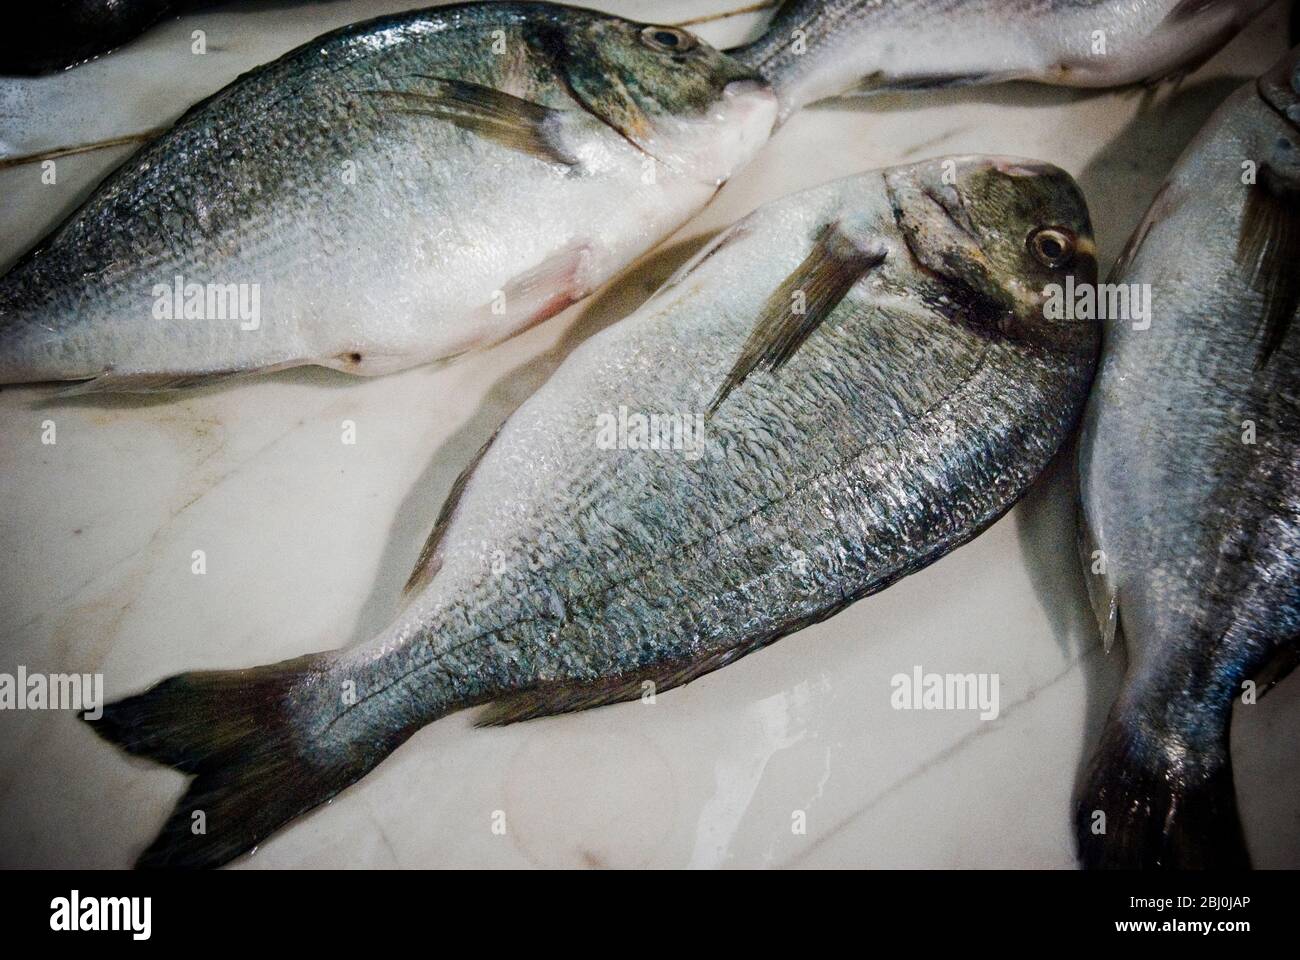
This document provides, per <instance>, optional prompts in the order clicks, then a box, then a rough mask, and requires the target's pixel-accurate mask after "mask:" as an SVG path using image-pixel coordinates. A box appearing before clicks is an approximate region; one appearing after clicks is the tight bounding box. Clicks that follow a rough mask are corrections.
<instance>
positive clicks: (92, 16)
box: [0, 0, 212, 75]
mask: <svg viewBox="0 0 1300 960" xmlns="http://www.w3.org/2000/svg"><path fill="white" fill-rule="evenodd" d="M206 2H208V3H211V2H212V0H206ZM202 5H204V0H40V2H38V3H24V4H22V8H23V13H22V16H21V18H15V19H16V21H17V22H10V23H9V25H8V28H7V29H6V30H5V31H4V33H2V34H0V74H10V75H31V74H41V73H49V72H51V71H54V70H64V69H66V68H68V67H73V66H76V65H77V64H79V63H84V62H85V61H86V60H89V59H91V58H92V57H97V56H99V55H100V54H102V53H107V52H108V51H109V50H112V49H113V48H114V47H117V46H120V45H121V44H123V43H126V42H127V41H128V40H132V39H134V38H135V37H137V36H139V35H140V34H141V33H143V32H144V31H145V30H147V29H148V28H149V27H151V26H153V25H154V24H155V23H157V22H158V21H159V20H161V19H162V18H163V17H165V16H167V15H168V14H169V13H176V12H180V11H181V10H184V9H189V8H193V7H197V6H202Z"/></svg>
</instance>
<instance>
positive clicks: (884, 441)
mask: <svg viewBox="0 0 1300 960" xmlns="http://www.w3.org/2000/svg"><path fill="white" fill-rule="evenodd" d="M1094 257H1095V255H1094V252H1093V246H1092V239H1091V232H1090V226H1089V220H1088V213H1087V208H1086V206H1085V203H1084V200H1083V198H1082V196H1081V195H1080V193H1079V191H1078V188H1077V187H1076V186H1075V184H1074V182H1073V181H1072V180H1071V179H1070V177H1069V175H1068V174H1066V173H1064V172H1063V171H1061V170H1058V169H1057V168H1055V167H1050V166H1047V165H1044V164H1039V163H1035V162H1032V161H1023V160H1013V159H1003V158H980V157H956V158H949V159H947V160H932V161H927V162H924V163H920V164H914V165H911V166H905V167H896V168H891V169H887V170H884V171H875V172H872V173H867V174H863V175H860V176H856V177H851V178H849V179H846V180H841V181H838V182H835V183H831V184H828V185H826V186H823V187H819V188H816V189H813V190H810V191H807V192H805V193H801V194H796V195H794V196H791V197H788V198H786V199H784V200H781V201H778V202H776V203H773V204H770V205H768V206H766V207H763V208H760V209H759V210H758V211H756V212H755V213H753V214H751V215H750V216H749V217H747V218H745V219H744V220H742V221H740V222H739V223H738V224H737V225H735V226H734V227H732V228H731V229H729V230H728V231H726V232H725V233H723V234H722V235H721V236H720V237H719V238H717V239H716V240H715V241H714V242H712V243H711V244H709V245H708V246H706V247H705V249H703V250H702V251H701V252H700V253H699V254H698V255H697V256H696V257H695V258H694V259H693V260H692V261H691V262H690V263H688V264H687V265H686V266H685V267H684V268H683V269H682V270H681V271H680V272H679V273H678V275H677V276H676V277H674V278H673V279H672V280H670V281H669V283H668V284H667V285H666V286H665V287H663V288H662V289H661V290H660V291H659V292H658V293H657V294H656V295H655V296H654V297H652V298H651V300H649V301H648V302H647V303H646V304H645V305H643V306H642V307H641V308H640V309H639V310H637V311H636V312H635V313H633V314H632V315H630V316H628V317H626V318H624V319H623V320H622V321H620V322H619V323H617V324H615V325H614V326H613V327H610V328H609V329H607V330H605V331H603V332H602V333H600V334H598V335H596V336H594V337H592V338H591V339H590V340H588V341H587V342H586V343H584V344H583V345H582V346H580V347H579V348H578V349H576V350H575V351H574V352H573V353H572V354H571V355H570V356H569V358H568V359H567V360H566V361H565V362H564V364H563V365H562V366H561V367H560V368H559V369H558V370H557V371H556V373H555V374H554V375H553V377H552V378H551V380H550V381H548V382H547V383H546V385H545V386H543V387H542V388H541V389H540V390H539V391H538V392H537V393H536V394H535V395H534V396H533V397H532V398H531V399H529V400H528V401H527V402H526V403H525V404H524V405H523V406H521V407H520V408H519V409H518V410H517V411H516V412H515V413H514V414H513V415H512V416H511V417H510V418H509V419H508V420H507V421H506V423H505V424H504V425H503V426H502V427H501V429H500V431H499V432H498V434H497V435H496V437H495V438H494V439H493V440H492V441H490V442H489V443H488V445H487V446H485V447H484V449H483V450H482V451H481V452H480V454H479V455H478V457H477V458H476V460H475V462H474V463H472V464H471V465H470V466H469V467H468V468H467V469H466V471H465V472H464V473H463V474H462V476H461V477H460V479H459V480H458V481H457V482H456V483H455V485H454V486H453V488H452V492H451V495H450V497H449V499H448V501H447V504H446V506H445V507H444V509H443V510H442V513H441V515H440V516H439V517H438V520H437V523H436V525H435V527H434V530H433V533H432V535H431V536H430V538H429V541H428V544H427V546H426V547H425V550H424V552H423V554H422V555H421V557H420V560H419V563H418V565H417V567H416V570H415V572H414V574H413V575H412V577H411V582H410V584H409V592H408V596H409V602H408V605H407V606H406V608H405V610H404V611H403V612H402V613H401V614H400V616H398V618H397V619H396V620H395V621H394V623H393V624H392V625H391V627H389V628H388V629H387V630H385V631H384V632H383V633H382V634H380V635H379V636H377V637H375V638H374V639H373V640H372V641H371V642H369V643H366V644H363V645H361V646H358V647H354V648H349V649H344V650H340V651H336V652H331V653H322V654H317V655H312V656H308V657H305V658H303V659H300V660H295V661H289V662H286V663H281V664H276V665H272V666H267V667H261V668H258V669H252V670H237V671H231V672H216V673H194V674H183V675H181V676H177V677H173V678H171V679H168V680H164V681H163V682H161V683H160V684H158V685H157V686H155V687H153V688H152V689H150V690H148V691H146V692H145V693H142V694H140V695H138V696H134V697H131V698H129V699H126V700H123V701H121V702H118V703H115V704H111V705H109V706H108V707H106V708H105V709H104V713H103V717H102V718H101V719H99V720H98V721H94V722H93V726H94V729H95V730H96V731H97V732H98V733H100V734H101V735H103V736H104V737H105V738H107V739H109V740H110V741H113V742H115V743H117V744H119V745H121V746H122V747H123V748H125V749H126V750H128V751H130V752H132V753H135V754H140V755H143V756H147V757H151V758H153V759H155V760H158V761H161V762H163V763H168V764H171V765H173V766H175V767H177V768H178V769H181V770H183V771H185V772H187V773H192V774H195V775H196V779H195V780H194V781H193V782H192V783H191V785H190V788H189V792H188V793H187V794H186V795H185V797H184V798H183V799H182V800H181V801H180V802H179V804H178V805H177V807H176V810H175V812H174V814H173V816H172V818H171V820H170V821H169V822H168V823H167V825H166V826H165V827H164V828H163V831H162V833H161V834H160V835H159V837H158V838H157V840H156V841H155V842H154V843H153V845H152V846H151V847H150V848H149V849H148V850H147V851H146V852H145V853H144V855H143V857H142V858H141V863H142V864H144V865H211V864H219V863H222V862H225V861H227V860H229V859H230V858H232V857H234V856H236V855H238V854H239V853H241V852H243V851H244V850H247V849H248V848H250V847H251V846H253V845H254V844H256V843H257V842H258V841H259V840H261V839H262V838H263V837H265V836H267V835H268V834H270V833H271V832H272V831H274V830H276V829H277V828H278V827H280V826H281V825H282V824H284V823H285V822H287V821H289V820H290V819H292V818H293V817H296V816H297V815H299V814H301V813H303V812H304V811H306V810H308V809H310V808H312V807H314V806H316V805H317V804H319V803H321V802H323V801H324V800H326V799H328V798H329V797H331V796H333V795H334V794H336V793H337V792H338V791H340V790H342V789H343V788H344V787H346V786H347V785H348V784H349V783H352V782H353V781H355V780H357V779H358V778H360V777H362V776H364V775H365V774H366V773H367V772H368V771H369V770H370V769H371V768H372V767H373V766H374V765H375V764H377V763H379V762H380V761H381V760H382V759H383V758H384V757H385V756H387V754H388V753H389V752H390V751H392V750H393V749H394V748H395V747H397V746H398V745H399V744H401V743H402V742H403V741H404V740H405V739H406V738H407V737H408V736H410V735H411V733H412V732H414V731H415V730H416V729H418V728H419V727H421V726H423V725H424V724H426V723H429V722H431V721H433V720H436V719H438V718H439V717H442V716H444V715H446V714H448V713H451V712H452V711H455V710H459V709H462V708H464V707H468V706H474V705H482V704H487V705H489V706H487V709H486V712H485V713H484V714H483V715H481V716H480V718H479V721H478V722H479V723H480V724H500V723H511V722H514V721H517V720H524V719H528V718H532V717H540V716H545V715H548V714H555V713H560V712H563V711H570V710H581V709H584V708H587V707H594V706H597V705H600V704H606V703H613V702H616V701H621V700H627V699H635V698H637V697H639V696H641V694H642V692H643V690H644V689H645V685H646V684H653V685H654V686H655V687H656V688H657V689H658V690H660V691H663V690H666V689H669V688H671V687H675V686H678V685H680V684H683V683H686V682H688V681H690V680H692V679H694V678H696V677H698V676H700V675H702V674H704V673H707V672H708V671H711V670H715V669H717V668H718V667H721V666H724V665H726V664H728V663H731V662H732V661H734V660H736V659H738V658H740V657H742V656H744V655H746V654H748V653H750V652H752V651H754V650H757V649H759V648H760V647H762V646H764V645H766V644H769V643H771V642H773V641H775V640H777V639H779V638H780V637H782V636H784V635H786V634H788V633H791V632H793V631H795V630H798V629H799V628H801V627H803V626H805V625H807V624H810V623H813V622H816V621H819V620H822V619H825V618H826V617H829V616H831V615H832V614H834V613H835V612H836V611H838V610H840V609H842V608H843V607H845V606H846V605H847V604H849V603H852V602H853V601H854V600H856V599H858V598H860V597H864V596H866V595H868V594H871V593H874V592H876V591H878V590H881V589H883V588H885V587H886V586H888V585H889V584H890V583H892V582H893V581H895V580H897V579H898V578H900V577H903V576H906V575H907V574H909V573H912V572H914V571H916V570H919V569H920V568H922V567H924V566H926V565H927V564H929V563H931V562H932V561H934V560H936V559H938V558H939V557H941V556H943V555H944V554H945V553H947V552H948V551H949V550H952V549H953V548H954V547H957V546H959V545H961V544H962V543H964V542H966V541H967V540H969V539H971V538H972V537H974V536H975V535H976V534H978V533H979V532H980V531H981V530H983V529H984V528H986V527H987V526H988V525H989V524H991V523H992V522H993V521H994V520H995V519H996V518H998V517H999V516H1001V515H1002V514H1003V513H1004V512H1005V511H1006V510H1007V509H1009V508H1010V507H1011V505H1012V504H1013V503H1014V502H1015V501H1016V499H1017V498H1018V497H1019V496H1020V495H1021V493H1022V492H1023V491H1024V490H1025V489H1026V487H1027V486H1028V485H1029V483H1030V482H1031V481H1032V480H1033V479H1034V478H1035V476H1036V475H1037V474H1038V473H1039V471H1040V470H1041V469H1042V467H1043V466H1044V465H1045V464H1046V463H1047V462H1048V460H1049V459H1050V458H1051V457H1052V455H1053V454H1054V453H1055V451H1056V450H1057V448H1058V446H1059V445H1060V444H1061V443H1062V441H1063V440H1064V439H1065V438H1066V436H1067V435H1068V434H1069V433H1070V431H1071V430H1072V429H1073V427H1074V425H1075V422H1076V420H1077V417H1078V416H1079V415H1080V414H1081V412H1082V409H1083V403H1084V399H1085V396H1086V392H1087V388H1088V384H1089V382H1090V380H1091V377H1092V370H1093V365H1094V362H1095V357H1096V349H1097V345H1098V337H1099V330H1098V327H1097V325H1096V324H1091V323H1073V322H1069V323H1060V322H1054V321H1049V320H1046V319H1044V316H1043V303H1044V290H1045V289H1046V288H1049V287H1050V286H1051V285H1052V284H1054V283H1061V282H1065V278H1066V277H1067V276H1069V275H1077V276H1078V277H1079V278H1080V282H1092V281H1094V280H1095V276H1096V263H1095V259H1094ZM349 690H351V691H354V694H353V696H352V697H351V699H350V700H349V698H348V696H347V695H346V691H349ZM196 809H202V810H204V811H206V816H207V824H208V832H207V833H206V834H205V835H201V836H196V835H194V834H193V833H192V832H191V830H190V816H191V812H192V811H193V810H196Z"/></svg>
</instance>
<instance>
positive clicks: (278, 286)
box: [0, 3, 776, 391]
mask: <svg viewBox="0 0 1300 960" xmlns="http://www.w3.org/2000/svg"><path fill="white" fill-rule="evenodd" d="M775 113H776V105H775V100H774V97H773V95H772V93H771V91H770V90H769V89H768V88H767V86H766V84H764V83H763V82H762V81H761V80H760V79H759V78H758V77H757V75H756V74H755V73H754V72H753V71H752V70H750V69H749V68H748V67H744V66H742V65H740V64H738V63H736V62H735V61H734V60H732V59H730V58H729V57H727V56H725V55H723V54H720V53H718V52H717V51H716V50H714V49H712V48H711V47H709V46H708V45H706V44H705V43H703V42H701V41H700V40H698V39H697V38H696V37H695V36H694V35H692V34H690V33H688V32H686V31H684V30H679V29H677V28H675V27H660V26H647V25H643V24H639V23H632V22H630V21H628V20H623V19H620V18H618V17H611V16H606V15H604V14H600V13H594V12H591V11H587V10H580V9H576V8H572V7H563V6H556V5H551V4H540V3H479V4H466V5H460V6H451V7H438V8H434V9H430V10H421V11H415V12H412V13H404V14H399V15H396V16H391V17H384V18H381V19H377V20H371V21H368V22H365V23H360V24H356V25H354V26H350V27H347V28H344V29H342V30H338V31H335V32H333V33H329V34H326V35H325V36H322V37H320V38H318V39H316V40H314V41H312V42H310V43H307V44H304V45H303V46H301V47H299V48H298V49H296V50H294V51H292V52H290V53H288V54H286V55H285V56H284V57H282V58H280V59H279V60H277V61H275V62H274V63H271V64H268V65H266V66H264V67H260V68H258V69H257V70H254V71H252V72H251V73H248V74H246V75H244V76H243V77H241V78H239V79H238V80H236V81H235V82H234V83H232V84H231V85H230V86H228V87H226V88H225V89H224V90H222V91H221V92H220V93H218V94H216V95H215V96H213V97H211V98H209V99H207V100H205V101H203V102H202V103H201V104H199V105H198V106H196V107H194V108H193V109H192V110H190V111H189V112H188V113H187V114H185V116H183V117H182V118H181V119H180V120H179V121H178V122H177V123H176V125H175V127H173V128H172V129H171V130H170V131H169V132H167V133H165V134H163V135H162V136H160V137H159V138H158V139H157V140H155V141H154V142H152V143H151V144H149V145H148V146H146V147H144V148H143V149H142V150H140V151H139V152H138V153H136V154H135V155H134V156H132V157H131V158H130V159H129V160H128V161H126V163H125V164H123V165H122V167H120V168H119V169H118V170H117V171H116V172H115V173H113V174H112V175H111V176H109V177H108V179H107V180H105V181H104V183H103V184H101V185H100V187H99V188H98V189H97V190H96V191H95V192H94V194H93V195H92V196H91V197H90V199H89V200H87V201H86V203H85V204H84V205H83V206H82V207H81V208H80V209H79V210H77V211H76V212H75V213H74V214H73V215H72V216H71V217H70V218H69V219H68V220H67V221H66V222H65V223H64V224H63V225H62V226H60V227H59V228H58V229H57V230H56V231H55V232H54V233H53V234H52V235H51V236H50V237H48V238H47V239H46V240H45V241H43V242H42V243H40V244H39V245H38V246H37V247H36V248H35V249H34V250H32V251H31V252H30V253H28V254H27V255H26V256H25V257H24V258H23V259H22V260H21V261H19V262H18V263H17V264H16V265H15V266H14V267H13V269H11V270H10V271H9V272H8V273H7V274H6V275H5V276H4V277H3V278H0V383H16V382H32V381H44V380H89V381H90V383H89V384H87V385H86V386H85V387H84V389H85V390H90V391H103V390H135V391H148V390H157V389H170V388H175V387H181V386H186V385H190V384H197V383H206V382H210V381H211V380H213V379H216V378H224V377H230V376H233V375H237V374H243V373H250V372H254V371H267V370H276V369H283V368H286V367H293V366H299V365H302V364H319V365H322V366H328V367H334V368H336V369H339V370H344V371H348V372H350V373H358V374H379V373H386V372H389V371H393V370H399V369H403V368H405V367H409V366H412V365H414V364H419V363H423V362H427V361H431V360H436V359H440V358H446V357H451V356H453V355H455V354H458V353H462V352H464V351H466V350H470V349H473V348H475V347H478V346H483V345H487V344H491V343H494V342H496V341H499V340H501V339H503V338H505V337H508V336H510V335H511V334H513V333H516V332H518V331H519V330H521V329H523V328H526V327H528V326H529V325H530V324H534V323H537V322H539V321H541V320H543V319H545V318H547V317H549V316H551V315H553V314H555V313H557V312H559V311H560V310H562V309H563V308H564V307H566V306H567V305H569V304H571V303H573V302H575V301H577V300H580V299H582V298H583V297H585V296H586V295H587V294H588V293H590V292H591V291H592V290H593V289H595V288H596V287H597V286H599V285H600V284H601V283H603V282H604V281H605V280H608V279H609V278H610V277H612V276H613V275H614V274H615V273H617V272H618V271H619V270H620V269H621V268H623V267H625V266H627V265H628V264H629V263H631V262H632V261H633V260H634V259H635V258H636V257H637V256H639V255H640V254H641V253H643V252H645V251H646V250H648V249H649V248H651V247H653V246H654V245H655V244H656V243H657V242H658V241H659V240H661V239H663V238H664V237H665V236H667V235H668V234H669V233H670V232H671V231H672V230H674V229H675V228H676V227H677V226H678V225H680V224H681V223H683V222H684V221H685V220H687V219H689V217H690V216H691V215H692V214H693V213H694V212H695V211H697V210H698V209H699V208H700V207H702V206H703V205H704V204H705V203H706V202H707V201H708V200H709V199H710V198H711V197H712V196H713V194H714V192H716V190H717V189H718V187H719V185H720V184H721V183H722V182H723V181H725V180H726V179H727V177H728V176H729V175H730V174H731V173H732V171H733V170H735V169H736V168H737V167H738V166H740V165H741V164H742V163H744V162H745V161H746V160H748V159H749V158H750V156H751V155H752V154H753V153H754V152H755V151H756V150H757V149H758V148H759V147H760V146H761V145H762V144H763V142H764V141H765V140H766V138H767V136H768V134H769V132H770V130H771V128H772V124H773V120H774V118H775Z"/></svg>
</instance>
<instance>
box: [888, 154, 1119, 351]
mask: <svg viewBox="0 0 1300 960" xmlns="http://www.w3.org/2000/svg"><path fill="white" fill-rule="evenodd" d="M885 184H886V189H887V192H888V194H889V199H890V204H891V207H892V212H893V215H894V220H895V222H896V223H897V225H898V227H899V229H900V230H901V232H902V239H903V243H904V244H905V246H906V249H907V252H908V254H909V255H910V256H911V258H912V259H913V260H914V261H915V262H916V264H917V265H918V266H919V268H920V270H921V272H922V273H923V274H925V275H926V277H927V278H928V279H929V280H931V281H933V282H934V283H935V285H936V286H937V289H938V290H939V291H941V295H942V300H943V303H944V304H945V306H946V307H947V308H949V309H950V310H951V312H952V313H953V314H954V316H956V317H958V318H959V319H961V320H962V321H963V322H965V323H968V324H971V325H973V326H975V327H976V328H978V329H980V330H981V331H983V332H985V333H987V334H990V335H998V336H1001V337H1005V338H1007V339H1011V340H1017V341H1024V342H1030V343H1034V344H1037V345H1040V346H1046V347H1049V348H1052V349H1064V350H1069V351H1077V352H1080V353H1083V352H1091V351H1093V350H1095V348H1096V343H1097V338H1098V336H1099V328H1098V327H1097V323H1096V321H1095V320H1091V319H1089V320H1075V319H1071V320H1055V319H1049V318H1048V316H1047V314H1048V312H1049V311H1046V310H1045V307H1046V305H1047V304H1048V302H1049V301H1050V300H1051V299H1052V297H1053V296H1060V295H1063V292H1064V291H1065V290H1068V289H1071V288H1082V287H1083V286H1084V285H1094V286H1095V284H1096V282H1097V256H1096V246H1095V245H1094V242H1093V236H1092V223H1091V220H1090V218H1089V216H1088V206H1087V203H1086V202H1085V200H1084V198H1083V193H1082V192H1081V191H1080V189H1079V186H1078V184H1076V183H1075V182H1074V179H1073V178H1072V177H1071V176H1070V175H1069V174H1068V173H1066V172H1065V171H1064V170H1061V169H1060V168H1058V167H1055V166H1052V165H1051V164H1048V163H1042V162H1040V161H1037V160H1022V159H1018V158H1012V157H986V156H961V157H941V158H937V159H934V160H926V161H923V162H921V163H915V164H910V165H908V166H903V167H895V168H892V169H890V170H887V171H885Z"/></svg>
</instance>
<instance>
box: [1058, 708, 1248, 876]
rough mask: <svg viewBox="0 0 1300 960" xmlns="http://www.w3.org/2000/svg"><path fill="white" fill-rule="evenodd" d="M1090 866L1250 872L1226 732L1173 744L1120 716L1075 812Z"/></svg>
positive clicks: (1105, 737)
mask: <svg viewBox="0 0 1300 960" xmlns="http://www.w3.org/2000/svg"><path fill="white" fill-rule="evenodd" d="M1075 835H1076V839H1077V842H1078V849H1079V861H1080V862H1081V863H1082V865H1083V866H1084V867H1085V868H1088V869H1148V870H1149V869H1156V870H1160V869H1166V870H1168V869H1175V870H1247V869H1249V868H1250V857H1249V855H1248V854H1247V852H1246V841H1245V837H1244V836H1243V834H1242V830H1241V821H1240V819H1239V818H1238V816H1237V798H1236V792H1235V790H1234V788H1233V783H1232V764H1231V761H1230V759H1229V756H1228V733H1227V728H1226V726H1225V727H1224V729H1223V732H1222V737H1221V739H1220V742H1218V743H1217V744H1215V745H1214V746H1213V748H1212V749H1209V750H1204V749H1197V748H1194V747H1192V746H1189V745H1187V744H1185V743H1183V744H1178V745H1177V746H1175V745H1174V744H1173V743H1171V742H1170V741H1168V740H1161V739H1159V738H1156V737H1152V736H1150V735H1149V734H1146V733H1144V732H1142V731H1141V730H1139V729H1138V728H1137V726H1136V725H1134V724H1128V723H1124V722H1123V721H1122V720H1120V719H1118V718H1117V717H1116V716H1115V715H1114V714H1112V716H1111V717H1110V719H1108V720H1107V721H1106V728H1105V730H1104V731H1103V733H1102V739H1101V745H1100V746H1099V747H1098V750H1097V754H1096V756H1095V757H1094V758H1093V762H1092V769H1091V771H1090V772H1089V775H1088V780H1087V782H1086V784H1085V786H1084V789H1083V791H1082V793H1081V794H1080V798H1079V801H1078V806H1077V808H1076V810H1075Z"/></svg>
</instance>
